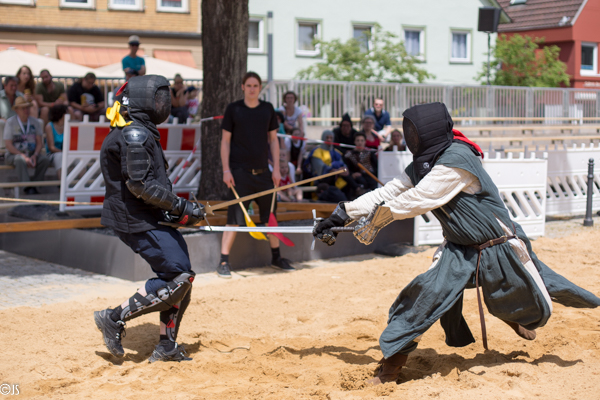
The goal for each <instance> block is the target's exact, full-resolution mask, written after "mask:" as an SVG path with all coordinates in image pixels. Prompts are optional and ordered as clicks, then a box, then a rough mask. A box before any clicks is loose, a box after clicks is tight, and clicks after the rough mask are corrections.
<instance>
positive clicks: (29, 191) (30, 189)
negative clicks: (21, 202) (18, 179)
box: [23, 186, 40, 194]
mask: <svg viewBox="0 0 600 400" xmlns="http://www.w3.org/2000/svg"><path fill="white" fill-rule="evenodd" d="M23 191H24V192H25V194H40V192H38V190H37V189H36V188H34V187H31V186H28V187H26V188H25V189H23Z"/></svg>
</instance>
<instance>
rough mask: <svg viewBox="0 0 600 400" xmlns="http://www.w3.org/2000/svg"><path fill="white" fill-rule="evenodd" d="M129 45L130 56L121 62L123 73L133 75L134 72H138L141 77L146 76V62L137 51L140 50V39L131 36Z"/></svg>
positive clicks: (136, 36)
mask: <svg viewBox="0 0 600 400" xmlns="http://www.w3.org/2000/svg"><path fill="white" fill-rule="evenodd" d="M127 43H128V44H129V54H128V55H126V56H125V57H123V60H121V65H122V66H123V72H125V75H127V74H131V73H132V72H133V71H135V72H137V74H138V75H139V76H142V75H146V61H144V57H138V56H137V51H138V50H139V48H140V37H139V36H138V35H131V36H129V40H128V41H127Z"/></svg>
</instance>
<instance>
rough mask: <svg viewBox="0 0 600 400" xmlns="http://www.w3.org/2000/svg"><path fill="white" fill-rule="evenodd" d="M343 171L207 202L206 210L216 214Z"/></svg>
mask: <svg viewBox="0 0 600 400" xmlns="http://www.w3.org/2000/svg"><path fill="white" fill-rule="evenodd" d="M342 172H346V169H340V170H338V171H333V172H329V173H327V174H323V175H320V176H315V177H312V178H308V179H304V180H301V181H298V182H294V183H290V184H289V185H284V186H280V187H277V188H273V189H269V190H264V191H262V192H258V193H254V194H249V195H248V196H244V197H240V198H239V199H234V200H229V201H225V202H223V203H219V204H215V205H214V206H211V205H209V204H208V203H206V204H205V205H204V211H205V212H206V213H207V214H211V215H214V213H213V211H214V210H219V209H221V208H226V207H229V206H232V205H234V204H238V203H242V202H244V201H247V200H253V199H256V198H257V197H262V196H266V195H268V194H271V193H275V192H280V191H282V190H286V189H289V188H292V187H295V186H299V185H304V184H305V183H310V182H314V181H317V180H319V179H324V178H328V177H330V176H334V175H338V174H341V173H342ZM253 232H254V231H253Z"/></svg>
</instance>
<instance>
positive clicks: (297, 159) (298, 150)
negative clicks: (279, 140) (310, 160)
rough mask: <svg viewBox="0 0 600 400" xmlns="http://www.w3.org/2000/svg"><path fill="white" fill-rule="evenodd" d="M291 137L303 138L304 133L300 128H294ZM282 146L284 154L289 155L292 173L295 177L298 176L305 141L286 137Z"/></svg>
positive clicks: (300, 171)
mask: <svg viewBox="0 0 600 400" xmlns="http://www.w3.org/2000/svg"><path fill="white" fill-rule="evenodd" d="M292 136H297V137H304V133H303V132H302V131H301V130H300V128H294V129H293V130H292ZM284 146H285V150H286V153H287V154H289V160H290V162H291V163H292V165H293V166H294V169H293V171H295V174H296V175H300V174H301V173H302V160H304V152H305V151H306V140H301V139H292V138H291V137H286V138H285V141H284Z"/></svg>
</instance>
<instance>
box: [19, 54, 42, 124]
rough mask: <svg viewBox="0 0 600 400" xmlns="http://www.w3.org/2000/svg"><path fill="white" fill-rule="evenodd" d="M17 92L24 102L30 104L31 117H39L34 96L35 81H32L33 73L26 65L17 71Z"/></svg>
mask: <svg viewBox="0 0 600 400" xmlns="http://www.w3.org/2000/svg"><path fill="white" fill-rule="evenodd" d="M16 76H17V90H18V91H19V92H21V93H23V97H25V100H26V101H27V102H28V103H30V104H31V115H32V116H33V117H34V118H37V117H38V115H39V110H40V107H39V104H38V103H37V101H36V99H35V97H34V94H35V80H34V79H33V73H32V72H31V68H29V67H28V66H27V65H23V66H22V67H21V68H19V70H18V71H17V75H16Z"/></svg>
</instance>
